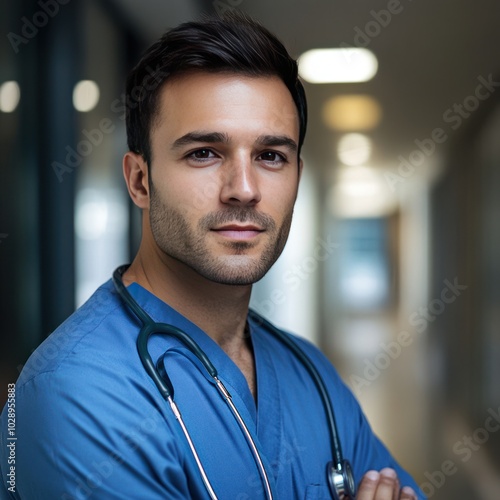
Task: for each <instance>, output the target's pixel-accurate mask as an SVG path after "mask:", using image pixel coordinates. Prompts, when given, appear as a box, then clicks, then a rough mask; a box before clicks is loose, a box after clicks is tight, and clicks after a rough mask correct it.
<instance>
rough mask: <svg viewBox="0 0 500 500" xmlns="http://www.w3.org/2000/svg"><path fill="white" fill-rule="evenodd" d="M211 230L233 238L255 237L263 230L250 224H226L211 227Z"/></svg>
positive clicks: (246, 238)
mask: <svg viewBox="0 0 500 500" xmlns="http://www.w3.org/2000/svg"><path fill="white" fill-rule="evenodd" d="M212 231H214V232H215V233H217V234H219V235H220V236H224V237H225V238H231V239H234V240H248V239H251V238H255V237H256V236H258V235H259V234H260V233H262V232H263V231H264V230H263V229H262V228H260V227H258V226H254V225H252V224H245V225H239V224H228V225H225V226H221V227H217V228H214V229H212Z"/></svg>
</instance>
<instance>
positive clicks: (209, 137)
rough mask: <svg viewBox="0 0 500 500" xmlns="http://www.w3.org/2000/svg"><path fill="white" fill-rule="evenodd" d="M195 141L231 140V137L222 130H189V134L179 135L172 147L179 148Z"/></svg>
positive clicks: (214, 141)
mask: <svg viewBox="0 0 500 500" xmlns="http://www.w3.org/2000/svg"><path fill="white" fill-rule="evenodd" d="M194 142H206V143H216V142H225V143H227V142H229V137H228V136H227V134H224V133H222V132H203V131H201V132H197V131H194V132H188V133H187V134H185V135H183V136H182V137H179V138H178V139H176V140H175V141H174V143H173V144H172V149H177V148H179V147H181V146H186V145H187V144H192V143H194Z"/></svg>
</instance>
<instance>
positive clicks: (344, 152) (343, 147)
mask: <svg viewBox="0 0 500 500" xmlns="http://www.w3.org/2000/svg"><path fill="white" fill-rule="evenodd" d="M371 153H372V141H371V139H370V138H369V137H368V136H366V135H363V134H346V135H343V136H342V137H341V138H340V140H339V143H338V144H337V155H338V157H339V160H340V161H341V162H342V163H343V164H344V165H352V166H355V165H363V164H364V163H366V162H367V161H368V160H369V159H370V156H371Z"/></svg>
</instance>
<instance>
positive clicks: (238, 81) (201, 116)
mask: <svg viewBox="0 0 500 500" xmlns="http://www.w3.org/2000/svg"><path fill="white" fill-rule="evenodd" d="M170 51H172V52H173V54H171V53H170ZM240 51H243V53H241V52H240ZM148 54H149V55H147V56H146V57H145V58H144V59H143V60H142V62H141V63H140V64H139V67H138V68H141V69H140V70H139V69H137V68H136V69H135V70H134V71H133V73H132V76H131V77H130V79H129V82H128V86H129V92H130V95H131V96H133V95H134V88H139V87H135V86H134V82H142V83H141V85H143V87H142V88H143V89H146V90H145V91H144V92H143V93H142V94H141V93H140V92H139V93H138V92H135V95H136V96H137V95H138V96H139V97H141V99H138V100H137V102H136V104H137V105H136V106H135V107H133V106H132V105H131V104H133V103H129V115H128V136H129V145H130V151H129V152H128V153H127V154H126V155H125V158H124V174H125V178H126V181H127V185H128V188H129V192H130V195H131V197H132V200H133V201H134V203H135V204H136V205H137V206H138V207H140V208H142V209H143V238H142V244H141V250H143V251H142V253H143V255H144V252H145V254H147V255H148V257H147V259H149V260H151V259H153V260H154V261H155V262H156V263H157V264H158V265H159V266H160V267H168V268H170V269H171V270H173V269H174V268H175V269H176V270H177V275H178V276H183V277H184V278H186V276H188V275H190V276H192V277H193V279H195V280H198V279H199V277H202V278H203V279H204V280H209V281H210V282H215V283H221V284H226V285H227V284H231V285H249V284H251V283H254V282H255V281H257V280H259V279H260V278H261V277H262V276H263V275H264V274H265V273H266V272H267V270H268V269H269V268H270V267H271V265H272V264H273V263H274V262H275V260H276V259H277V258H278V256H279V255H280V253H281V251H282V250H283V247H284V245H285V242H286V239H287V236H288V232H289V229H290V224H291V220H292V213H293V207H294V203H295V199H296V196H297V190H298V185H299V179H300V173H301V169H302V161H301V160H300V156H299V151H300V145H301V144H302V141H303V138H304V133H305V126H306V104H305V98H304V93H303V88H302V85H301V84H300V82H299V81H298V80H297V66H296V63H295V61H293V60H292V59H291V58H290V57H289V56H288V54H287V53H286V51H285V49H284V48H283V46H282V45H281V44H280V43H279V42H278V41H277V40H276V39H275V38H274V37H273V36H272V35H270V34H269V33H268V32H267V31H265V30H264V29H263V28H261V27H260V26H258V25H256V24H255V23H253V22H250V21H247V20H245V19H241V18H231V19H230V20H227V21H221V20H215V21H208V22H206V23H189V24H185V25H182V26H181V27H179V28H176V29H174V30H173V31H171V32H169V33H168V34H167V35H165V36H164V37H163V38H162V39H161V40H160V41H159V42H158V43H157V44H155V45H153V47H152V49H151V50H150V51H149V53H148ZM159 75H161V80H160V79H159ZM145 76H146V78H145ZM157 77H158V80H156V78H157ZM147 88H149V89H150V90H147ZM140 252H141V251H140ZM193 273H194V274H193Z"/></svg>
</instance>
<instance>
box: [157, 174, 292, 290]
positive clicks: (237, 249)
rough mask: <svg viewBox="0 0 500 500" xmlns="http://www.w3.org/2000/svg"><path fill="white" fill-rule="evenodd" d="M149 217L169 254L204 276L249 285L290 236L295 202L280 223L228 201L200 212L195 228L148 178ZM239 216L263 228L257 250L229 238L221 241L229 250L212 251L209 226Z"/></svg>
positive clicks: (239, 220) (252, 244) (251, 245)
mask: <svg viewBox="0 0 500 500" xmlns="http://www.w3.org/2000/svg"><path fill="white" fill-rule="evenodd" d="M150 187H151V190H150V193H151V201H150V211H149V219H150V225H151V231H152V233H153V237H154V239H155V242H156V244H157V245H158V247H159V248H160V250H161V251H162V252H163V253H164V254H165V255H167V256H169V257H171V258H173V259H175V260H177V261H179V262H181V263H183V264H184V265H186V266H188V267H189V268H191V269H193V270H194V271H195V272H197V273H198V274H200V275H201V276H203V277H204V278H206V279H208V280H210V281H214V282H216V283H221V284H225V285H250V284H252V283H255V282H256V281H258V280H260V279H261V278H262V277H263V276H264V275H265V274H266V273H267V271H268V270H269V269H270V267H271V266H272V265H273V264H274V263H275V262H276V260H277V259H278V257H279V256H280V255H281V252H282V251H283V248H284V247H285V243H286V241H287V239H288V234H289V231H290V225H291V222H292V216H293V206H292V207H291V208H290V210H289V212H288V213H287V214H286V215H285V217H284V218H283V221H282V223H281V225H279V226H278V225H277V224H276V222H275V221H274V219H273V218H272V217H271V216H269V215H267V214H263V213H260V212H258V211H256V210H255V208H253V207H241V206H234V205H231V206H227V208H225V209H223V210H219V211H216V212H209V213H208V214H206V215H204V216H203V217H202V218H201V219H200V220H199V221H198V223H197V225H196V227H195V228H194V229H193V228H192V227H190V225H189V223H188V221H187V219H186V217H185V216H184V215H183V213H182V212H181V211H180V210H178V209H177V208H175V207H173V206H169V205H168V204H167V203H165V202H164V200H162V199H161V195H160V193H159V192H158V191H157V190H156V189H155V187H154V184H153V183H151V186H150ZM234 222H239V223H242V224H253V225H256V226H258V227H259V228H262V229H263V230H264V231H263V234H262V235H261V236H259V238H266V239H267V241H266V242H265V245H264V248H263V249H262V251H261V252H260V253H259V255H258V256H255V257H253V256H250V255H249V254H248V253H249V251H250V250H251V249H252V247H254V246H255V245H257V243H253V242H246V241H227V242H224V243H222V246H223V247H225V248H227V252H222V254H221V253H220V252H219V255H215V254H214V251H212V250H211V249H210V248H209V245H208V239H209V238H210V232H211V230H212V229H213V228H216V227H220V226H223V225H224V224H230V223H234Z"/></svg>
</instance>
